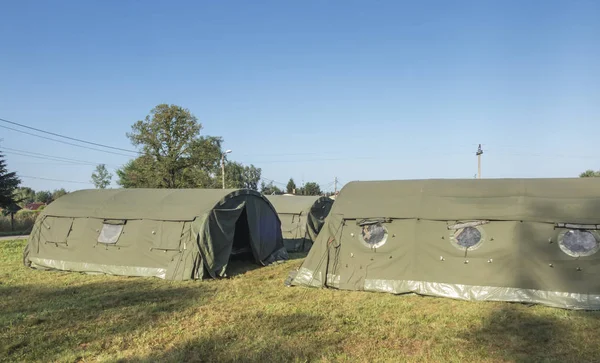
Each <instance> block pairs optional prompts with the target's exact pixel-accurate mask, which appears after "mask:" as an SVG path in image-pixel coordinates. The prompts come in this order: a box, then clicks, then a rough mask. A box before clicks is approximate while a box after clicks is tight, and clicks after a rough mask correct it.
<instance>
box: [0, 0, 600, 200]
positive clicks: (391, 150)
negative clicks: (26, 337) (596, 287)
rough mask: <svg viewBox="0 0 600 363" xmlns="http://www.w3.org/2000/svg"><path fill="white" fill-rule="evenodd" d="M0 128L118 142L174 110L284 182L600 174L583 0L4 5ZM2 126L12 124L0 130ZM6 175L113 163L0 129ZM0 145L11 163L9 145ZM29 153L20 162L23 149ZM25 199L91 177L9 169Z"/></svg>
mask: <svg viewBox="0 0 600 363" xmlns="http://www.w3.org/2000/svg"><path fill="white" fill-rule="evenodd" d="M0 8H1V11H0V12H1V17H0V118H4V119H8V120H12V121H15V122H19V123H23V124H26V125H30V126H33V127H37V128H42V129H49V130H51V131H54V132H57V133H61V134H65V135H68V136H72V137H77V138H82V139H86V140H90V141H94V142H98V143H102V144H108V145H113V146H116V147H122V148H128V149H129V148H132V146H131V145H130V143H129V140H128V139H127V138H126V136H125V133H126V132H128V131H129V130H130V127H131V125H132V124H133V123H134V122H135V121H136V120H139V119H143V118H144V117H145V116H146V115H147V114H148V112H149V111H150V109H152V107H153V106H155V105H156V104H159V103H173V104H178V105H181V106H183V107H186V108H189V109H190V110H191V111H192V112H193V113H194V114H195V115H196V116H197V117H198V118H199V120H200V121H201V122H202V124H203V126H204V128H203V130H202V132H203V133H204V134H205V135H215V136H222V137H223V138H224V139H225V144H224V147H225V148H228V149H232V150H233V153H232V154H231V155H230V158H231V159H232V160H236V161H239V162H242V163H244V164H250V163H253V164H254V165H256V166H258V167H260V168H262V170H263V176H264V177H266V178H269V179H273V180H275V181H278V182H281V183H285V182H287V180H288V179H289V178H290V177H294V179H295V180H296V181H297V183H301V182H302V180H304V181H316V182H318V183H320V184H321V185H322V186H323V187H326V188H327V189H331V187H332V182H333V179H334V177H335V176H337V177H338V178H339V180H340V181H341V182H342V183H344V182H348V181H351V180H373V179H407V178H438V177H439V178H473V177H474V175H475V173H476V172H477V159H476V156H475V151H476V150H477V144H479V143H482V144H483V145H484V152H485V153H484V155H483V177H490V178H492V177H493V178H501V177H573V176H577V175H578V174H579V172H581V171H583V170H585V169H589V168H595V169H600V163H599V162H598V160H599V159H600V150H599V147H598V135H599V134H600V2H598V1H426V2H420V1H410V2H409V1H306V0H305V1H296V2H291V1H212V2H208V1H189V2H183V1H160V2H159V1H53V2H49V1H27V0H20V1H2V2H1V7H0ZM0 126H10V125H6V124H2V123H0ZM0 138H2V139H3V141H2V144H1V145H0V146H1V147H4V148H11V149H13V150H25V151H28V152H30V153H31V152H34V153H40V154H45V155H51V156H59V157H67V158H72V159H78V160H82V161H87V162H91V163H90V164H87V165H76V164H71V163H65V162H58V161H48V160H44V159H36V158H33V157H30V156H23V155H17V154H15V153H14V151H8V150H6V149H4V150H3V152H5V153H6V154H5V155H6V157H7V160H8V164H9V168H11V169H13V170H16V171H18V173H19V174H20V175H23V176H32V177H38V178H48V179H60V180H69V181H76V182H77V181H78V182H84V183H85V182H89V180H90V174H91V172H92V171H93V169H94V166H93V165H92V164H93V163H105V164H107V165H108V166H109V167H110V168H111V169H114V168H115V167H118V166H119V165H122V164H123V163H125V162H126V161H127V160H128V157H126V156H122V155H112V154H108V153H103V152H97V151H92V150H86V149H80V148H76V147H72V146H68V145H64V144H59V143H56V142H52V141H49V140H44V139H39V138H36V137H33V136H30V135H25V134H21V133H17V132H14V131H11V130H7V129H4V128H0ZM9 152H10V153H9ZM29 155H31V154H29ZM23 181H24V184H25V185H28V186H31V187H33V188H34V189H42V188H44V189H54V188H58V187H65V188H66V189H68V190H74V189H80V188H88V187H91V185H89V184H79V183H65V182H54V181H48V180H41V179H31V178H26V177H23Z"/></svg>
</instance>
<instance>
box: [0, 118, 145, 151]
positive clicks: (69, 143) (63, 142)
mask: <svg viewBox="0 0 600 363" xmlns="http://www.w3.org/2000/svg"><path fill="white" fill-rule="evenodd" d="M0 127H1V128H3V129H8V130H12V131H16V132H20V133H22V134H27V135H31V136H35V137H39V138H40V139H45V140H51V141H56V142H60V143H61V144H66V145H71V146H76V147H79V148H82V149H88V150H95V151H100V152H103V153H108V154H114V155H121V156H127V157H128V158H131V157H133V155H127V154H122V153H117V152H113V151H108V150H102V149H96V148H93V147H89V146H83V145H77V144H73V143H71V142H67V141H62V140H56V139H53V138H51V137H45V136H42V135H36V134H34V133H31V132H27V131H23V130H18V129H14V128H12V127H8V126H2V125H0Z"/></svg>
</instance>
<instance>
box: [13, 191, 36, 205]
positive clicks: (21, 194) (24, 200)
mask: <svg viewBox="0 0 600 363" xmlns="http://www.w3.org/2000/svg"><path fill="white" fill-rule="evenodd" d="M34 201H35V190H33V189H31V188H28V187H22V188H17V189H16V190H15V202H16V203H17V204H18V205H19V206H20V207H24V206H26V205H27V204H29V203H33V202H34Z"/></svg>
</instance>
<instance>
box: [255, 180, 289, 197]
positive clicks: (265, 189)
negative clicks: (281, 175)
mask: <svg viewBox="0 0 600 363" xmlns="http://www.w3.org/2000/svg"><path fill="white" fill-rule="evenodd" d="M260 192H261V193H263V194H264V195H272V194H283V191H282V190H281V189H279V188H278V187H276V186H275V185H273V182H269V184H265V182H264V181H263V182H261V183H260Z"/></svg>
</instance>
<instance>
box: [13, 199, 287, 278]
mask: <svg viewBox="0 0 600 363" xmlns="http://www.w3.org/2000/svg"><path fill="white" fill-rule="evenodd" d="M243 251H246V253H247V254H248V255H249V254H250V253H251V255H252V258H253V259H254V261H256V262H257V263H259V264H262V265H266V264H269V263H272V262H275V261H278V260H283V259H287V252H286V250H285V248H284V246H283V240H282V236H281V223H280V222H279V218H278V217H277V214H276V212H275V210H274V209H273V206H272V205H271V203H269V201H268V200H267V199H266V198H264V197H263V196H262V195H261V194H260V193H258V192H255V191H251V190H247V189H240V190H221V189H177V190H175V189H121V190H120V189H107V190H82V191H77V192H74V193H69V194H67V195H65V196H63V197H61V198H59V199H58V200H56V201H55V202H53V203H51V204H50V205H48V207H47V208H46V209H45V210H44V211H43V212H42V213H41V215H40V216H39V217H38V219H37V220H36V223H35V225H34V227H33V230H32V233H31V235H30V237H29V241H28V244H27V247H26V249H25V252H24V262H25V265H26V266H30V267H32V268H36V269H52V270H63V271H79V272H87V273H105V274H113V275H127V276H155V277H160V278H163V279H169V280H187V279H202V278H203V277H222V276H225V273H226V269H227V265H228V262H229V258H230V256H231V255H232V254H233V253H236V252H243Z"/></svg>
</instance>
